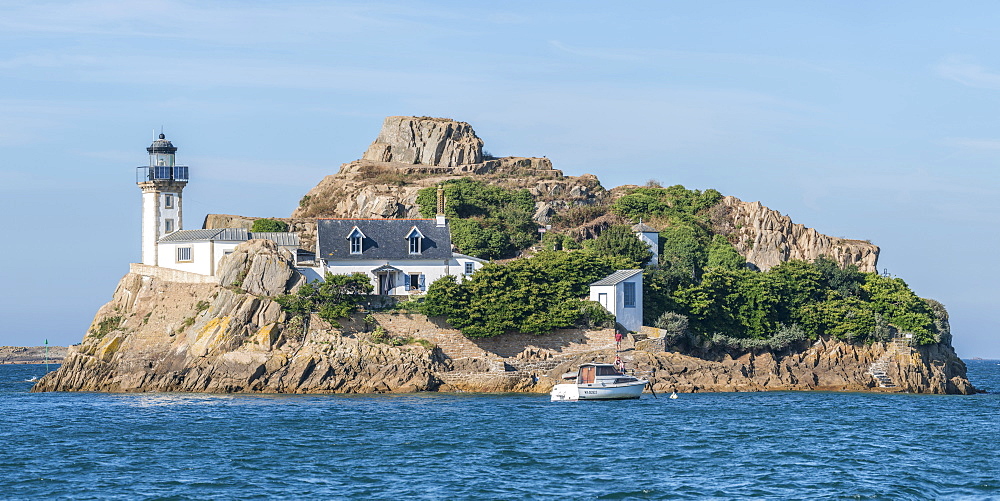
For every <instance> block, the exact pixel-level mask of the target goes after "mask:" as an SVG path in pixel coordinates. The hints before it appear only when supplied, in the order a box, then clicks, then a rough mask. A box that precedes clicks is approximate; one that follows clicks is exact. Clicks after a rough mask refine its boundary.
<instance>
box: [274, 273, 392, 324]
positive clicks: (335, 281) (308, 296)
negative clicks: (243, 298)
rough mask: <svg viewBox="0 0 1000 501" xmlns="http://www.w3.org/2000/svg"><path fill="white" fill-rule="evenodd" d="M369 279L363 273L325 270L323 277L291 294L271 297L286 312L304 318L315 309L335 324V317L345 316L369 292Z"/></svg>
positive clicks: (361, 301) (354, 309) (370, 286)
mask: <svg viewBox="0 0 1000 501" xmlns="http://www.w3.org/2000/svg"><path fill="white" fill-rule="evenodd" d="M373 289H374V287H372V284H371V280H369V279H368V277H367V276H366V275H365V274H363V273H354V274H351V275H334V274H333V273H330V272H326V276H325V277H324V280H323V281H322V282H320V281H319V280H313V281H312V282H310V283H308V284H305V285H303V286H301V287H299V289H298V290H297V291H295V293H294V294H283V295H281V296H278V297H276V298H274V300H275V301H276V302H277V303H278V304H280V305H281V308H282V309H283V310H285V312H287V313H288V314H289V315H291V316H293V317H300V318H304V317H307V316H309V315H310V314H312V313H316V314H318V315H319V317H320V318H322V319H323V320H326V321H327V322H330V323H333V324H337V319H338V318H347V316H348V315H350V313H351V312H352V311H356V310H357V309H358V307H359V305H360V304H361V303H363V302H364V301H365V299H366V297H365V295H366V294H371V292H372V290H373Z"/></svg>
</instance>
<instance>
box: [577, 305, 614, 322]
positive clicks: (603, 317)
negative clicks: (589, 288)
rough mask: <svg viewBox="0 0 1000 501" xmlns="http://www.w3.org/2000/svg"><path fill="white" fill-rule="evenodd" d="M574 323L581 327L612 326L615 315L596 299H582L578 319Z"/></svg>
mask: <svg viewBox="0 0 1000 501" xmlns="http://www.w3.org/2000/svg"><path fill="white" fill-rule="evenodd" d="M576 325H577V327H580V328H581V329H604V328H608V327H614V326H615V316H614V315H612V314H611V312H610V311H608V310H607V309H605V308H604V307H603V306H601V304H600V303H598V302H597V301H583V304H581V305H580V319H579V320H577V324H576Z"/></svg>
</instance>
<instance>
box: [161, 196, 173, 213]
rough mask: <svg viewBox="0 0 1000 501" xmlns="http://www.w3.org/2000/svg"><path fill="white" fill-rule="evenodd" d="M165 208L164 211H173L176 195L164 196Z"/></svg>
mask: <svg viewBox="0 0 1000 501" xmlns="http://www.w3.org/2000/svg"><path fill="white" fill-rule="evenodd" d="M163 208H164V209H173V208H174V194H173V193H167V194H165V195H163Z"/></svg>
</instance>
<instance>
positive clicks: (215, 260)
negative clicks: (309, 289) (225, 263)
mask: <svg viewBox="0 0 1000 501" xmlns="http://www.w3.org/2000/svg"><path fill="white" fill-rule="evenodd" d="M252 239H265V240H270V241H272V242H274V243H276V244H278V246H279V247H283V248H285V249H288V250H289V251H291V252H292V254H293V255H297V253H296V250H297V249H298V247H299V236H298V234H296V233H271V232H268V233H262V232H257V233H254V232H251V231H249V230H246V229H245V228H221V229H212V230H178V231H175V232H173V233H170V234H168V235H165V236H163V237H162V238H160V240H159V241H158V242H157V247H158V250H157V262H158V264H157V266H160V267H162V268H171V269H174V270H180V271H187V272H191V273H198V274H200V275H207V276H215V273H216V271H217V270H218V269H219V261H220V260H222V256H225V255H226V254H230V253H232V252H233V249H235V248H236V246H237V245H239V244H241V243H243V242H246V241H247V240H252Z"/></svg>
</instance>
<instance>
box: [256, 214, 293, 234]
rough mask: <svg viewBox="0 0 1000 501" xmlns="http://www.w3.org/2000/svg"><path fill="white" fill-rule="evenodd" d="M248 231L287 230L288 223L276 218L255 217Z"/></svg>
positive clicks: (268, 231) (269, 231) (270, 231)
mask: <svg viewBox="0 0 1000 501" xmlns="http://www.w3.org/2000/svg"><path fill="white" fill-rule="evenodd" d="M250 231H251V232H253V233H272V232H279V233H280V232H286V231H288V223H286V222H284V221H278V220H277V219H268V218H264V219H257V220H256V221H254V222H253V226H252V227H251V228H250Z"/></svg>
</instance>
